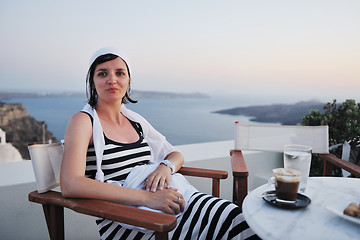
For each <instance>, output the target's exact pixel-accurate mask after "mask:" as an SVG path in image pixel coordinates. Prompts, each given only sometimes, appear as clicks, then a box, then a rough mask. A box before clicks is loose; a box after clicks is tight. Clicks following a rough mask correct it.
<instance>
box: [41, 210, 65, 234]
mask: <svg viewBox="0 0 360 240" xmlns="http://www.w3.org/2000/svg"><path fill="white" fill-rule="evenodd" d="M42 206H43V211H44V215H45V219H46V224H47V227H48V231H49V236H50V239H51V240H64V239H65V236H64V208H63V207H60V206H54V205H47V204H43V205H42Z"/></svg>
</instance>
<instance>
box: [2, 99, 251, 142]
mask: <svg viewBox="0 0 360 240" xmlns="http://www.w3.org/2000/svg"><path fill="white" fill-rule="evenodd" d="M136 100H138V102H137V103H136V104H131V103H129V104H127V105H126V106H127V107H128V108H129V109H131V110H133V111H135V112H137V113H139V114H141V115H142V116H143V117H145V118H146V119H147V121H148V122H150V123H151V125H152V126H153V127H154V128H155V129H157V130H158V131H159V132H160V133H162V134H163V135H164V136H165V137H166V138H167V140H168V141H169V142H170V143H172V144H173V145H183V144H194V143H202V142H213V141H224V140H232V139H233V138H234V123H235V121H239V122H241V123H244V124H249V123H251V124H257V123H256V122H252V121H251V117H248V116H231V115H224V114H218V113H213V112H214V111H217V110H223V109H228V108H233V107H240V106H250V105H254V104H255V102H254V101H252V102H251V101H249V100H247V99H241V98H235V97H224V96H218V97H210V98H176V99H153V98H139V99H136ZM3 102H6V103H21V104H23V106H24V107H25V108H26V110H27V112H28V113H29V115H31V116H32V117H34V118H35V119H36V120H37V121H44V122H45V123H46V125H47V128H48V130H49V131H50V132H52V133H53V135H54V136H55V137H56V139H57V140H61V139H63V138H64V133H65V130H66V126H67V123H68V121H69V119H70V117H71V116H72V115H73V114H74V113H76V112H78V111H80V110H81V109H82V108H83V107H84V106H85V104H86V102H87V100H86V98H82V97H59V98H55V97H50V98H13V99H11V100H5V101H3Z"/></svg>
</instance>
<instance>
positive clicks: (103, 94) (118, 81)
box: [94, 57, 130, 102]
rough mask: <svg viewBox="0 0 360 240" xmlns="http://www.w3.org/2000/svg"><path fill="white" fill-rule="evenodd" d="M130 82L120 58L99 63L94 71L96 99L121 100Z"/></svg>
mask: <svg viewBox="0 0 360 240" xmlns="http://www.w3.org/2000/svg"><path fill="white" fill-rule="evenodd" d="M129 84H130V77H129V73H128V71H127V67H126V64H125V62H124V61H123V60H122V59H121V58H119V57H118V58H115V59H114V60H111V61H107V62H104V63H101V64H99V65H97V66H96V68H95V72H94V85H95V89H96V92H97V94H98V101H112V102H114V101H117V100H119V101H121V100H122V98H123V97H124V95H125V93H126V90H127V89H128V87H129Z"/></svg>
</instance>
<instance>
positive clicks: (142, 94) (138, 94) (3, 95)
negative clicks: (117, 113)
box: [0, 90, 209, 100]
mask: <svg viewBox="0 0 360 240" xmlns="http://www.w3.org/2000/svg"><path fill="white" fill-rule="evenodd" d="M59 97H82V98H86V94H85V93H81V92H63V93H25V92H0V100H9V99H12V98H59ZM131 97H132V98H133V99H135V100H136V99H137V98H156V99H177V98H209V96H208V95H206V94H202V93H171V92H157V91H138V90H134V91H132V92H131Z"/></svg>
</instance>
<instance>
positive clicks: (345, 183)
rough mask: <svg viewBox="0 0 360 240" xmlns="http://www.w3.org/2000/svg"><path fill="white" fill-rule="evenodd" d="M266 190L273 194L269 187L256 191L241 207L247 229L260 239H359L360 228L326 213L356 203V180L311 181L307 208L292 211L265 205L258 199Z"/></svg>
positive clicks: (358, 186) (359, 186) (359, 192)
mask: <svg viewBox="0 0 360 240" xmlns="http://www.w3.org/2000/svg"><path fill="white" fill-rule="evenodd" d="M269 190H273V187H271V186H270V185H269V184H264V185H262V186H260V187H258V188H256V189H255V190H253V191H251V192H250V193H249V195H248V196H247V197H246V198H245V200H244V202H243V206H242V208H243V213H244V217H245V220H246V221H247V223H248V225H249V226H250V227H251V228H252V229H253V230H254V231H255V232H256V233H257V234H258V236H259V237H261V238H262V239H264V240H272V239H274V240H279V239H288V240H291V239H340V240H346V239H360V224H357V223H354V222H351V221H348V220H346V219H343V218H342V217H340V216H338V215H336V214H334V213H333V212H331V211H329V210H328V209H327V207H328V206H330V205H334V204H337V203H339V204H344V203H345V205H346V206H347V204H348V203H350V202H349V201H350V200H354V199H358V200H359V201H360V179H354V178H351V179H350V178H336V177H311V178H309V180H308V183H307V188H306V191H305V195H306V196H308V197H309V198H310V199H311V204H310V205H309V206H307V207H306V208H301V209H296V210H290V209H281V208H277V207H275V206H272V205H270V204H268V203H266V202H265V201H264V200H263V199H262V198H261V197H259V196H260V195H261V194H262V193H263V192H265V191H269ZM359 203H360V202H359Z"/></svg>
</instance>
